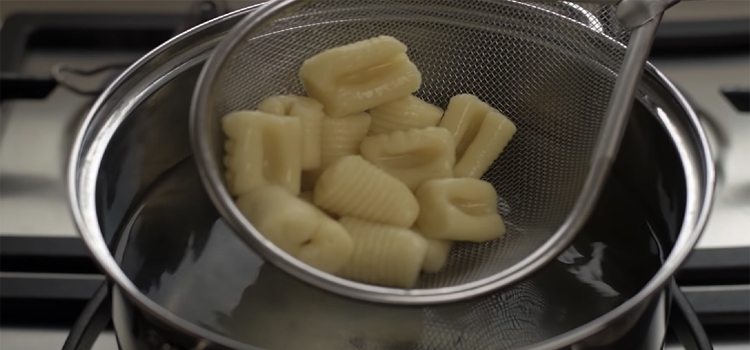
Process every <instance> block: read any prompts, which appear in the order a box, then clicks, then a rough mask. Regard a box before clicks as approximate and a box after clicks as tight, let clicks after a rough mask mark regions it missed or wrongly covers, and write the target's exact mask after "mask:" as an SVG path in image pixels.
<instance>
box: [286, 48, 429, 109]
mask: <svg viewBox="0 0 750 350" xmlns="http://www.w3.org/2000/svg"><path fill="white" fill-rule="evenodd" d="M406 50H407V48H406V45H404V44H403V43H401V42H400V41H398V40H397V39H395V38H393V37H391V36H379V37H375V38H371V39H367V40H362V41H358V42H355V43H351V44H348V45H343V46H339V47H335V48H332V49H329V50H326V51H323V52H321V53H319V54H317V55H315V56H313V57H310V58H309V59H307V60H305V61H304V62H303V63H302V67H301V68H300V71H299V76H300V80H301V81H302V85H303V86H304V87H305V90H306V91H307V94H308V95H309V96H310V97H312V98H314V99H316V100H318V101H320V102H321V103H323V105H324V106H325V112H326V114H327V115H328V116H331V117H340V116H345V115H349V114H353V113H359V112H364V111H366V110H368V109H371V108H373V107H376V106H378V105H381V104H383V103H385V102H389V101H392V100H395V99H398V98H401V97H405V96H408V95H409V94H411V93H413V92H414V91H417V89H419V87H420V86H421V85H422V74H421V73H420V72H419V70H418V69H417V67H416V66H415V65H414V63H412V62H411V60H409V57H408V56H407V55H406Z"/></svg>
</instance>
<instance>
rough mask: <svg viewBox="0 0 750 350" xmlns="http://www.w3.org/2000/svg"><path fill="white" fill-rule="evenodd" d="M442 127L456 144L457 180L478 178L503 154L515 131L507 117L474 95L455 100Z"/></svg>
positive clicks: (441, 123)
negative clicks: (450, 134)
mask: <svg viewBox="0 0 750 350" xmlns="http://www.w3.org/2000/svg"><path fill="white" fill-rule="evenodd" d="M440 126H441V127H444V128H446V129H448V131H450V132H451V133H452V134H453V138H454V139H455V141H456V165H455V167H454V168H453V173H454V175H455V176H456V177H471V178H475V179H478V178H480V177H482V175H483V174H484V173H485V172H486V171H487V169H489V167H490V165H492V162H494V161H495V159H497V157H498V156H499V155H500V153H502V151H503V149H504V148H505V146H506V145H507V144H508V142H510V140H511V138H513V135H514V134H515V132H516V126H515V124H513V122H511V121H510V120H509V119H508V118H507V117H506V116H504V115H503V114H502V113H500V112H499V111H497V110H496V109H494V108H492V107H490V106H489V105H488V104H487V103H485V102H482V101H481V100H479V98H477V97H476V96H474V95H469V94H462V95H457V96H455V97H453V98H452V99H451V101H450V103H449V104H448V108H447V109H446V111H445V116H444V117H443V120H442V121H441V122H440Z"/></svg>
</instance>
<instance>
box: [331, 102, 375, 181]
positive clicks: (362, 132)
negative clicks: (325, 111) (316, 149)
mask: <svg viewBox="0 0 750 350" xmlns="http://www.w3.org/2000/svg"><path fill="white" fill-rule="evenodd" d="M371 120H372V119H371V118H370V115H369V114H368V113H365V112H362V113H357V114H352V115H349V116H346V117H342V118H330V117H325V118H323V125H322V139H321V144H320V152H321V165H322V168H323V169H325V168H326V167H328V166H329V165H331V164H333V163H334V162H335V161H337V160H338V159H339V158H341V157H344V156H349V155H355V154H359V145H360V143H362V139H364V138H365V136H367V129H368V128H369V127H370V121H371Z"/></svg>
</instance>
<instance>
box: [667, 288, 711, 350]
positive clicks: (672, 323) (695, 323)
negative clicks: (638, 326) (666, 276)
mask: <svg viewBox="0 0 750 350" xmlns="http://www.w3.org/2000/svg"><path fill="white" fill-rule="evenodd" d="M669 288H670V289H671V294H672V311H671V313H670V316H669V328H670V329H671V330H672V332H673V333H674V334H675V336H677V340H679V341H680V343H682V345H683V346H684V347H685V349H686V350H713V348H714V347H713V345H712V344H711V341H710V340H709V339H708V335H706V330H705V329H703V325H701V323H700V320H698V315H697V314H696V313H695V310H693V307H692V306H691V305H690V302H689V301H688V300H687V298H686V297H685V295H684V294H682V290H680V287H679V286H678V285H677V283H676V282H675V281H674V280H672V282H671V283H670V286H669Z"/></svg>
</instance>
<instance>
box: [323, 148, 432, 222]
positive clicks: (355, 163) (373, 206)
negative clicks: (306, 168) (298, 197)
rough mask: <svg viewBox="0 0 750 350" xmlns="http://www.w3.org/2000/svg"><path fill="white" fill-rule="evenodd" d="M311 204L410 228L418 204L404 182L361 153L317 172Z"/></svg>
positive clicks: (333, 211)
mask: <svg viewBox="0 0 750 350" xmlns="http://www.w3.org/2000/svg"><path fill="white" fill-rule="evenodd" d="M313 203H315V205H317V206H318V207H320V208H323V209H325V210H327V211H330V212H332V213H335V214H337V215H340V216H352V217H357V218H361V219H365V220H370V221H373V222H377V223H381V224H386V225H393V226H399V227H411V226H412V225H413V224H414V222H415V221H416V220H417V215H418V214H419V204H417V200H416V198H414V195H413V194H412V192H411V191H410V190H409V188H408V187H406V185H404V183H402V182H401V181H398V179H396V178H395V177H393V176H391V175H389V174H388V173H386V172H385V171H383V170H382V169H379V168H378V167H376V166H375V165H373V164H372V163H370V162H368V161H366V160H364V159H363V158H362V157H361V156H346V157H344V158H341V159H339V160H338V161H337V162H336V163H334V164H333V165H331V166H330V167H328V168H327V169H326V170H325V171H323V174H321V175H320V178H319V179H318V183H317V184H316V185H315V191H314V192H313Z"/></svg>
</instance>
